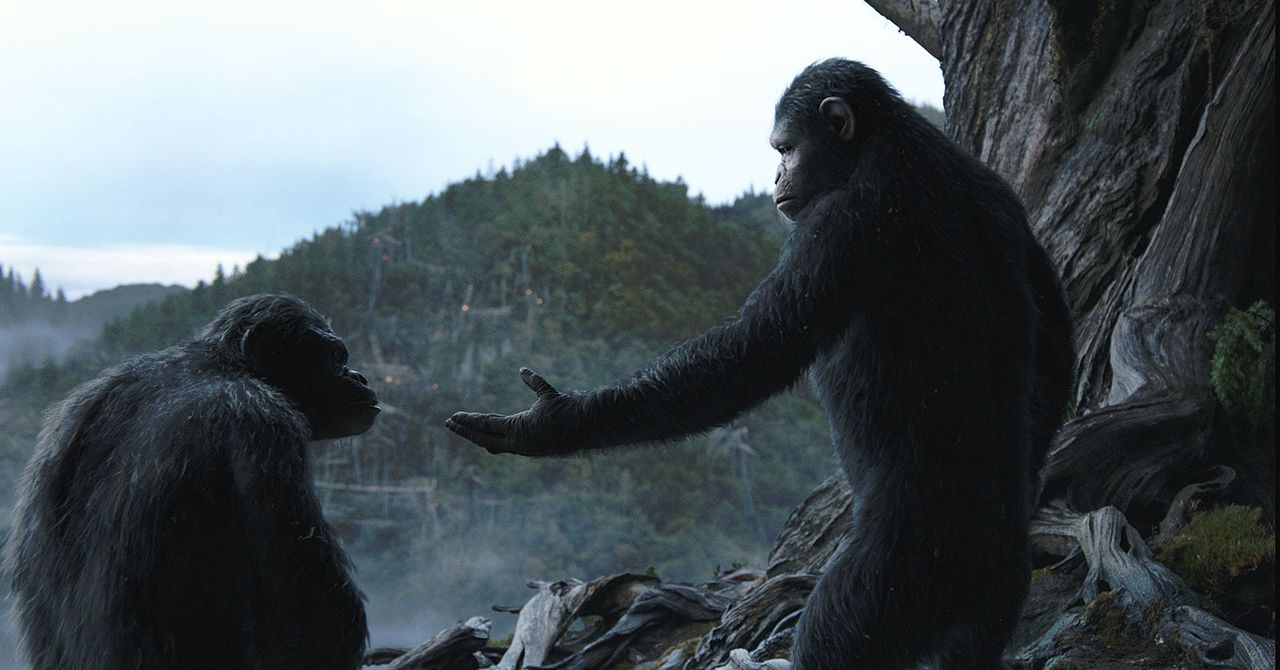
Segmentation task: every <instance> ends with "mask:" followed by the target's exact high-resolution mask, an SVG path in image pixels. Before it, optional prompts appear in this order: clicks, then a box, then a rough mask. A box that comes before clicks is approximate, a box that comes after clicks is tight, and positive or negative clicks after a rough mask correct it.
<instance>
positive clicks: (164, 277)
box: [0, 235, 258, 300]
mask: <svg viewBox="0 0 1280 670" xmlns="http://www.w3.org/2000/svg"><path fill="white" fill-rule="evenodd" d="M257 256H258V254H256V253H254V252H251V251H245V250H243V249H216V248H211V247H199V246H191V245H184V244H122V245H115V246H106V247H73V246H53V245H47V244H38V243H34V242H30V241H25V240H22V239H20V238H17V237H14V236H9V235H0V264H2V265H3V266H4V268H5V272H8V270H9V268H13V269H14V270H15V271H16V272H17V273H18V274H20V275H21V276H22V278H23V281H24V282H26V283H27V284H30V283H31V278H32V277H33V276H34V274H35V270H36V269H37V268H38V269H39V270H40V276H41V277H42V278H43V279H44V281H45V283H46V287H47V288H48V289H49V291H50V292H53V291H56V290H57V289H58V288H62V290H63V291H64V292H66V294H67V298H68V299H70V300H75V299H76V298H79V297H81V296H84V295H87V294H89V293H92V292H94V291H97V290H99V289H104V288H111V287H113V286H117V285H119V284H150V283H159V284H179V285H181V286H186V287H192V286H195V285H196V282H199V281H200V280H204V281H206V282H207V281H209V280H210V279H212V278H213V275H214V272H215V270H216V268H217V267H218V265H219V264H221V265H222V267H223V269H224V271H225V272H226V273H228V274H230V273H231V270H232V268H233V267H235V266H240V267H242V268H243V267H244V266H245V265H246V264H247V263H249V262H250V261H252V260H253V259H254V258H256V257H257Z"/></svg>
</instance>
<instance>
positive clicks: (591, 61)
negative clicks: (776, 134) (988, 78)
mask: <svg viewBox="0 0 1280 670" xmlns="http://www.w3.org/2000/svg"><path fill="white" fill-rule="evenodd" d="M830 56H843V57H847V58H854V59H858V60H862V61H864V62H866V63H867V64H868V65H871V66H872V67H875V68H877V69H879V70H880V71H881V72H882V73H883V74H884V75H885V77H886V78H887V79H888V80H889V81H890V82H891V83H893V84H894V85H895V86H896V87H898V88H899V89H900V90H901V91H902V93H903V94H904V96H906V97H907V98H908V99H910V100H915V101H926V102H930V103H932V104H934V105H940V104H941V101H942V92H943V86H942V77H941V71H940V69H939V67H938V61H937V60H936V59H933V58H932V57H930V56H929V55H928V54H927V53H926V52H925V51H924V50H923V49H921V48H920V47H919V46H917V45H915V44H914V43H913V42H911V40H910V39H909V38H907V37H906V36H904V35H902V34H900V33H899V31H898V30H897V29H896V28H894V27H893V26H892V25H891V24H889V22H888V21H886V20H885V19H884V18H883V17H881V16H879V15H878V14H876V13H875V11H873V10H872V9H871V8H870V7H868V6H867V5H866V4H864V3H862V2H859V1H858V0H791V2H787V3H779V2H777V1H776V0H772V1H769V2H765V1H763V0H697V1H696V2H689V1H688V0H651V1H649V2H645V3H634V2H599V1H598V0H545V1H543V2H527V0H486V1H484V2H420V1H409V0H370V1H369V2H358V3H356V2H348V1H346V0H306V1H303V0H280V1H278V2H277V1H273V2H266V3H264V2H258V1H256V0H191V1H189V2H188V1H183V2H172V1H171V0H113V1H112V2H100V1H98V0H58V1H56V2H5V1H4V0H0V96H3V100H4V102H3V104H0V129H3V132H0V233H7V234H10V235H13V236H21V237H22V238H23V239H24V240H26V241H27V243H29V244H43V245H45V246H46V247H48V248H49V250H50V251H51V252H55V251H58V250H62V249H64V248H65V247H76V248H82V249H87V248H92V249H94V250H95V251H94V252H93V253H95V254H96V253H100V252H101V251H102V250H104V249H107V250H110V251H111V252H112V253H120V254H123V256H122V257H123V258H124V259H125V260H126V261H127V262H125V263H123V264H121V265H120V266H119V271H120V272H121V273H122V274H121V275H120V280H119V281H129V280H133V279H136V278H137V277H138V275H137V273H136V269H137V268H141V267H147V265H145V264H146V263H149V262H151V261H148V260H146V259H148V258H165V257H167V256H169V255H170V251H169V250H173V249H175V248H176V249H181V250H184V251H185V252H196V251H201V252H202V250H203V251H207V250H210V249H211V250H214V251H213V252H212V253H213V255H215V256H221V255H222V254H224V253H225V252H224V251H223V250H236V249H258V250H278V249H281V248H284V247H286V246H288V245H290V244H292V243H294V242H296V241H297V240H299V239H302V238H305V237H307V236H309V235H310V234H311V233H312V232H313V231H315V230H318V229H321V228H324V227H326V226H332V225H335V224H339V223H342V222H343V221H346V220H349V219H350V215H351V212H353V211H357V210H376V209H378V208H380V207H381V206H383V205H386V204H388V203H391V202H394V201H405V200H418V199H420V198H422V197H424V196H426V195H428V194H430V193H436V192H439V191H441V190H442V189H444V188H445V187H446V186H447V185H449V184H451V183H455V182H458V181H460V180H462V179H465V178H467V177H470V176H471V175H473V174H475V172H476V171H477V169H481V170H483V169H486V168H487V167H488V166H489V165H491V164H492V165H495V166H503V165H511V164H512V162H513V160H514V159H517V158H520V159H527V158H531V157H532V156H534V155H535V154H537V153H538V152H541V151H544V150H546V149H547V148H549V147H550V146H551V145H552V143H554V142H557V141H558V142H559V143H560V144H561V146H562V147H564V148H565V149H567V150H569V151H571V152H577V151H578V150H579V149H581V148H582V146H583V145H584V144H589V145H590V147H591V150H592V153H593V154H594V155H596V156H597V157H601V158H603V157H605V156H608V155H616V154H617V153H619V152H625V153H626V154H627V156H628V158H629V159H630V162H631V163H632V164H633V165H636V166H640V165H644V166H645V167H647V169H648V170H649V173H650V174H651V175H652V176H653V177H655V178H658V179H666V180H670V179H675V178H677V177H680V178H682V179H683V180H684V182H685V183H687V184H688V185H689V189H690V192H691V193H693V194H698V193H701V194H704V195H705V196H706V198H707V199H708V201H710V202H712V203H721V202H726V201H730V200H732V199H733V198H734V197H735V196H736V195H738V194H740V193H742V192H744V191H746V190H747V189H748V188H754V189H756V190H764V189H768V188H770V187H771V186H772V183H773V181H772V178H773V175H774V164H775V159H776V156H775V154H774V153H773V151H772V150H771V149H770V148H769V146H768V143H767V141H766V140H767V136H768V132H769V127H770V125H771V124H772V115H773V105H774V103H775V102H776V100H777V96H778V95H779V94H780V93H781V92H782V90H783V88H784V87H785V86H786V85H787V83H788V82H789V81H790V79H791V77H793V76H794V75H795V74H796V73H797V72H799V71H800V69H802V68H803V67H804V66H805V65H807V64H808V63H810V62H812V61H814V60H818V59H821V58H826V57H830ZM175 245H180V246H176V247H175ZM135 249H140V250H142V251H138V252H136V253H135V251H134V250H135ZM74 253H80V252H74ZM84 253H89V252H84ZM244 257H245V254H244V253H243V252H241V253H240V254H239V255H238V256H225V257H223V258H222V260H223V262H224V264H230V263H231V262H234V261H233V260H230V259H231V258H244ZM209 258H210V256H209V255H201V256H197V257H194V260H193V261H192V262H191V266H192V269H193V270H194V271H195V272H198V273H201V274H194V273H191V272H188V273H187V274H186V275H185V276H186V277H188V279H186V280H185V281H187V282H189V281H190V278H192V277H207V276H208V273H209V272H211V271H212V269H211V268H212V264H211V263H210V262H209V260H208V259H209ZM33 261H34V262H33ZM0 263H6V264H8V263H16V264H18V265H19V266H20V267H23V268H24V269H26V268H29V267H30V266H32V265H39V266H40V267H41V268H42V270H44V272H45V275H46V276H47V277H48V278H49V279H50V283H51V284H55V285H56V284H62V285H64V286H66V287H68V290H73V289H72V288H71V287H73V286H81V285H83V284H81V283H80V280H77V279H74V278H72V277H62V276H58V273H60V272H61V269H62V268H64V267H66V268H68V269H71V270H74V269H76V268H75V265H76V264H73V263H72V264H69V263H67V262H66V261H65V260H64V259H63V257H62V256H56V257H55V256H50V257H48V258H35V259H30V260H14V259H8V258H5V257H4V255H0ZM183 265H185V264H178V268H179V269H181V267H182V266H183ZM26 272H30V270H29V269H26ZM175 276H184V275H175V274H173V273H172V272H171V273H168V274H166V275H164V276H163V277H161V276H157V277H150V278H148V279H149V280H154V281H166V280H167V279H166V278H168V277H175Z"/></svg>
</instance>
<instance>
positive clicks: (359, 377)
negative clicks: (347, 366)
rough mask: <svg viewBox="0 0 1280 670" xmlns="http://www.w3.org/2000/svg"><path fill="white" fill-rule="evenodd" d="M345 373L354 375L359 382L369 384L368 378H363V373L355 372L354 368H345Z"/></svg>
mask: <svg viewBox="0 0 1280 670" xmlns="http://www.w3.org/2000/svg"><path fill="white" fill-rule="evenodd" d="M347 374H349V375H351V376H352V377H355V378H356V379H357V380H359V381H360V383H361V384H364V385H366V386H368V385H369V380H368V379H365V378H364V375H362V374H360V373H359V372H356V371H355V370H347Z"/></svg>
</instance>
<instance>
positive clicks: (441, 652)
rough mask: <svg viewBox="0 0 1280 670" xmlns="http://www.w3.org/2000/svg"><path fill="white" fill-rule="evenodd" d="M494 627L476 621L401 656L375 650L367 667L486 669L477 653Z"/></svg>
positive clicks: (444, 632) (450, 629)
mask: <svg viewBox="0 0 1280 670" xmlns="http://www.w3.org/2000/svg"><path fill="white" fill-rule="evenodd" d="M491 627H492V624H491V623H490V621H489V620H488V619H485V618H483V617H472V618H470V619H467V620H466V621H463V622H461V623H457V624H454V625H452V626H450V627H448V628H446V629H444V630H442V631H440V632H439V633H436V634H435V636H433V637H432V638H431V639H430V640H427V641H426V642H423V643H422V644H420V645H418V646H416V647H414V648H412V649H410V650H408V651H405V652H403V653H400V654H395V652H396V651H399V650H393V649H375V650H373V651H371V652H369V653H368V654H366V655H365V658H364V664H365V665H366V666H368V665H386V666H387V670H475V669H476V668H479V667H482V666H481V665H480V664H479V662H478V661H477V660H476V653H477V652H479V651H480V650H481V649H484V645H485V643H486V642H488V641H489V630H490V628H491ZM393 654H394V655H393Z"/></svg>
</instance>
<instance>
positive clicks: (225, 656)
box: [7, 295, 379, 670]
mask: <svg viewBox="0 0 1280 670" xmlns="http://www.w3.org/2000/svg"><path fill="white" fill-rule="evenodd" d="M377 403H378V398H377V395H375V394H374V392H373V390H372V389H370V388H369V386H368V385H367V383H366V381H365V379H364V377H362V376H360V374H359V373H357V372H355V371H354V370H351V369H348V368H347V348H346V346H345V345H343V343H342V340H341V339H339V338H338V337H337V336H336V335H334V334H333V331H332V330H330V328H329V325H328V322H327V321H326V320H325V318H324V317H322V316H321V315H320V314H319V313H318V312H316V311H315V310H314V309H313V308H311V307H310V306H309V305H307V304H306V303H304V302H302V301H300V300H298V299H297V298H293V297H291V296H284V295H258V296H252V297H248V298H241V299H239V300H236V301H234V302H232V303H231V304H230V305H228V306H227V307H226V308H225V309H223V310H222V312H221V313H219V314H218V316H217V317H216V318H215V319H214V320H213V322H212V323H210V324H209V325H208V326H207V327H206V328H205V329H204V332H203V333H202V334H201V335H200V337H199V338H197V339H196V340H194V341H192V342H189V343H187V344H183V345H179V346H176V347H172V348H170V349H166V350H164V351H160V352H157V353H154V354H149V355H145V356H139V357H137V358H134V359H131V360H129V361H127V362H125V363H124V364H122V365H120V366H118V367H116V368H113V369H111V370H108V371H107V372H105V373H103V374H102V376H100V377H98V378H97V379H95V380H93V381H90V382H88V383H86V384H84V385H82V386H80V387H79V388H77V389H76V390H75V391H73V392H72V393H71V395H70V397H68V398H67V399H66V400H65V401H64V402H63V403H62V404H61V405H58V406H57V407H56V408H55V409H53V410H52V411H51V412H50V413H49V415H48V416H47V418H46V419H45V425H44V429H43V430H42V431H41V433H40V440H39V444H38V446H37V447H36V452H35V456H34V457H33V458H32V461H31V464H30V465H29V466H28V469H27V473H26V475H25V479H24V482H23V486H22V497H21V501H20V503H19V506H18V511H17V515H16V516H17V527H16V528H15V529H14V533H13V537H12V538H10V543H9V544H10V547H9V556H8V557H7V560H8V570H9V572H10V574H12V575H13V580H14V591H15V595H16V603H17V604H16V613H17V618H18V620H19V621H20V622H21V626H22V631H23V637H24V639H25V643H26V648H27V653H28V655H29V656H30V659H31V664H32V666H33V667H34V668H36V669H37V670H46V669H58V670H68V669H70V670H78V669H90V668H94V669H121V670H124V669H128V670H136V669H138V668H146V669H151V668H172V669H174V670H190V669H193V668H195V669H198V668H209V669H211V670H212V669H215V668H217V669H226V668H263V669H267V668H270V669H273V670H274V669H276V668H299V669H301V668H309V669H314V668H335V669H337V668H342V669H350V668H357V667H359V666H360V661H361V656H362V654H363V651H364V646H365V642H366V639H367V637H368V633H367V629H366V626H365V615H364V606H363V604H362V602H361V595H360V592H359V591H358V590H357V589H356V587H355V585H354V584H352V582H351V578H350V576H349V575H348V570H349V562H348V560H347V557H346V556H345V555H344V554H343V552H342V550H341V549H340V548H339V547H338V545H337V541H336V539H335V538H334V536H333V532H332V531H331V530H330V529H329V525H328V524H327V523H326V522H325V520H324V517H323V516H322V515H321V512H320V505H319V502H318V501H317V499H316V497H315V494H314V493H313V491H312V484H311V473H310V471H309V465H308V461H309V459H308V455H307V442H309V441H311V440H323V439H329V438H335V437H343V436H347V435H356V434H358V433H363V432H364V431H366V430H368V429H369V427H370V426H371V425H373V420H374V417H375V416H377V414H378V412H379V408H378V404H377Z"/></svg>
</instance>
